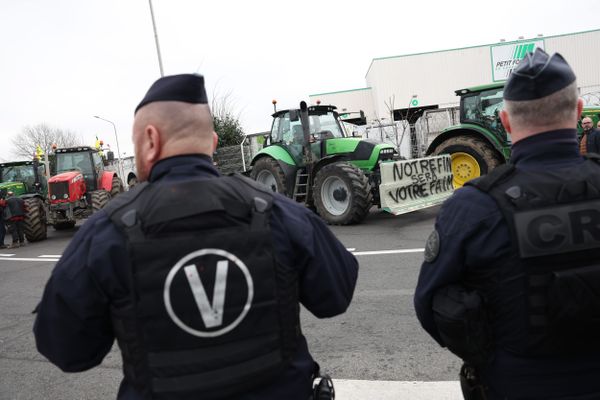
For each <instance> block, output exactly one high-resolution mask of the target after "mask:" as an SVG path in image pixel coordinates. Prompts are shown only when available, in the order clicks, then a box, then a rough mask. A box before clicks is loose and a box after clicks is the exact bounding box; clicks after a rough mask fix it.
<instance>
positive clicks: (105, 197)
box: [92, 190, 110, 212]
mask: <svg viewBox="0 0 600 400" xmlns="http://www.w3.org/2000/svg"><path fill="white" fill-rule="evenodd" d="M109 200H110V194H109V193H108V192H107V191H106V190H95V191H93V192H92V209H93V210H94V212H96V211H98V210H101V209H103V208H104V206H105V205H106V204H107V203H108V201H109Z"/></svg>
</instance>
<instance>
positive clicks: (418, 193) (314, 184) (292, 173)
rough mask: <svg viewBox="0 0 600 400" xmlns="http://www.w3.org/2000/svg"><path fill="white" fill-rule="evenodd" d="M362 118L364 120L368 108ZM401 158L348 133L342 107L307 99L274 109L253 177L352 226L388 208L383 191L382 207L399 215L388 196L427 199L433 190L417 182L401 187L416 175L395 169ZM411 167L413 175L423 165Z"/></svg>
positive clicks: (325, 216) (332, 220) (254, 161)
mask: <svg viewBox="0 0 600 400" xmlns="http://www.w3.org/2000/svg"><path fill="white" fill-rule="evenodd" d="M357 120H359V121H362V122H363V123H364V117H362V113H361V118H357ZM357 122H358V121H357ZM398 158H399V157H398V155H397V152H396V151H395V149H394V147H393V146H391V145H389V144H383V143H377V142H373V141H369V140H363V139H361V138H357V137H349V136H347V135H346V133H345V131H344V129H343V128H342V125H341V124H340V120H339V115H338V113H337V111H336V107H334V106H330V105H327V106H325V105H317V106H310V107H308V106H307V105H306V103H305V102H301V103H300V109H291V110H281V111H276V112H275V113H274V114H273V125H272V128H271V133H270V135H269V138H268V139H267V146H266V147H264V148H263V149H262V150H261V151H260V152H259V153H258V154H256V155H255V156H254V158H253V159H252V163H251V165H252V170H251V172H250V176H251V177H252V178H254V179H255V180H257V181H258V182H261V183H263V184H264V185H266V186H267V187H270V188H271V189H272V190H273V191H274V192H279V193H281V194H284V195H286V196H288V197H290V198H292V199H294V200H296V201H298V202H301V203H304V204H305V205H306V206H308V207H311V208H313V209H316V211H317V213H318V214H319V215H320V216H321V217H322V218H323V219H324V220H325V221H327V222H328V223H330V224H335V225H346V224H353V223H358V222H360V221H362V220H363V219H364V218H365V217H366V215H367V214H368V212H369V209H370V208H371V206H372V205H373V204H376V205H377V206H378V207H382V199H381V194H382V193H383V196H384V197H385V199H384V202H383V203H384V206H383V207H382V208H384V209H385V210H386V211H390V212H393V213H394V214H398V213H400V212H395V211H391V210H390V207H387V206H385V200H389V199H390V198H394V199H395V200H396V201H397V202H398V203H399V202H400V201H399V200H398V199H399V198H403V199H404V198H408V197H409V195H410V196H411V199H413V198H414V199H416V198H417V197H418V198H419V199H418V200H419V201H420V202H421V203H423V202H422V198H423V197H426V196H428V193H426V192H427V190H424V191H423V190H421V188H420V187H417V188H416V189H415V188H414V186H415V184H414V182H413V181H410V182H409V183H408V184H406V183H403V184H402V185H404V186H402V187H398V185H401V183H400V182H401V179H400V178H401V177H403V178H404V179H405V180H406V179H407V178H408V179H409V180H410V178H411V177H410V176H408V175H407V174H405V173H404V171H407V169H401V168H400V167H399V165H400V164H398V165H396V166H395V170H393V168H394V165H395V164H396V163H401V162H400V161H398ZM384 164H385V165H386V166H387V167H390V168H386V171H389V173H388V172H386V174H385V176H387V177H389V178H386V179H388V181H390V182H389V184H388V186H386V185H384V183H385V182H382V171H383V168H382V166H383V165H384ZM409 167H410V168H411V171H410V172H411V174H412V173H413V172H415V171H416V170H417V167H414V168H413V167H412V166H411V165H409ZM448 169H449V168H448ZM413 175H414V174H413ZM415 176H416V175H415ZM423 179H425V178H423ZM384 180H385V179H384ZM395 181H398V184H397V185H394V184H395V183H396V182H395ZM421 184H422V185H426V182H421ZM382 188H383V189H382ZM403 204H404V203H403ZM427 205H428V206H429V205H432V204H427ZM423 206H425V204H424V203H423ZM418 208H422V207H421V206H416V207H415V206H414V204H412V205H411V208H410V209H409V208H407V207H405V210H406V211H402V212H408V211H413V210H415V209H418Z"/></svg>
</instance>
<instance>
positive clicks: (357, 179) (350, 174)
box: [314, 162, 373, 225]
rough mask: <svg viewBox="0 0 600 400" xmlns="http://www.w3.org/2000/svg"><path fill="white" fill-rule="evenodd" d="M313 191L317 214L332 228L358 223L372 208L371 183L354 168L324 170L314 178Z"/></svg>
mask: <svg viewBox="0 0 600 400" xmlns="http://www.w3.org/2000/svg"><path fill="white" fill-rule="evenodd" d="M314 187H315V189H314V203H315V206H316V208H317V212H318V213H319V215H320V216H321V217H322V218H323V219H324V220H325V221H327V223H329V224H332V225H348V224H356V223H359V222H360V221H362V220H363V219H364V218H365V217H366V216H367V214H368V212H369V209H370V208H371V205H372V200H373V196H372V194H371V185H370V184H369V179H368V178H367V176H366V175H365V174H364V172H362V170H361V169H360V168H358V167H355V166H354V165H352V164H349V163H346V162H337V163H334V164H330V165H327V166H325V167H323V169H321V170H320V171H319V172H318V173H317V176H316V177H315V185H314Z"/></svg>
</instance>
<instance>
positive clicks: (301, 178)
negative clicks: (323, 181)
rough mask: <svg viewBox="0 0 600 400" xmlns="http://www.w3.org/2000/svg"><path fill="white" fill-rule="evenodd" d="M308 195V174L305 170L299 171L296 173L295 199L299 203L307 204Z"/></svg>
mask: <svg viewBox="0 0 600 400" xmlns="http://www.w3.org/2000/svg"><path fill="white" fill-rule="evenodd" d="M307 195H308V174H307V173H306V170H305V169H300V170H298V173H296V183H295V184H294V196H293V199H294V200H295V201H298V202H302V203H306V201H307Z"/></svg>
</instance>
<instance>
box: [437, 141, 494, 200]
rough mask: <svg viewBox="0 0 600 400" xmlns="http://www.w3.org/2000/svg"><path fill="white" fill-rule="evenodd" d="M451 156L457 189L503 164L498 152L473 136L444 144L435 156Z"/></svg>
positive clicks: (438, 148)
mask: <svg viewBox="0 0 600 400" xmlns="http://www.w3.org/2000/svg"><path fill="white" fill-rule="evenodd" d="M440 154H450V159H451V160H452V176H453V178H452V184H453V185H454V188H455V189H458V188H460V187H462V186H463V185H464V184H465V183H467V182H468V181H470V180H471V179H474V178H477V177H479V176H481V175H485V174H487V173H490V172H491V171H492V170H493V169H494V168H496V167H497V166H498V165H500V164H502V161H501V156H500V155H499V154H498V152H497V151H496V150H495V149H494V148H493V147H492V145H490V144H489V143H487V142H486V141H484V140H481V139H478V138H475V137H471V136H456V137H453V138H450V139H447V140H446V141H445V142H442V143H441V144H440V145H439V146H438V147H437V148H436V149H435V150H434V152H433V155H440Z"/></svg>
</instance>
